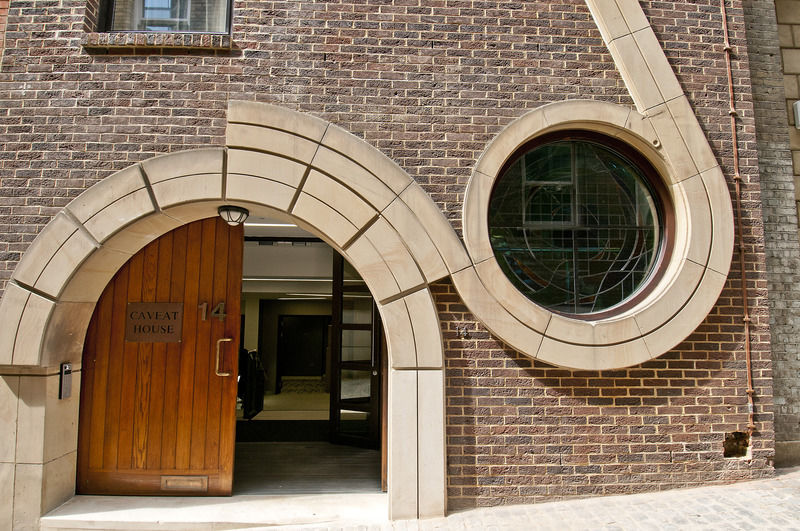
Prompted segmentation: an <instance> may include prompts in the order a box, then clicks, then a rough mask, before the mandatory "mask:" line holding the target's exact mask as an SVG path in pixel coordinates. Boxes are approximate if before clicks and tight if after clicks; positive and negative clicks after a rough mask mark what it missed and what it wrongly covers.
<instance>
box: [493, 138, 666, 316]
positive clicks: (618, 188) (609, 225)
mask: <svg viewBox="0 0 800 531" xmlns="http://www.w3.org/2000/svg"><path fill="white" fill-rule="evenodd" d="M662 188H663V185H661V179H659V177H658V175H657V174H656V172H655V170H654V169H653V167H652V166H651V165H650V164H649V163H648V162H647V160H646V159H645V158H644V157H642V156H641V155H639V154H638V153H637V152H636V151H634V150H633V149H631V148H630V147H629V146H628V145H626V144H624V143H623V142H620V141H618V140H615V139H612V138H609V137H606V136H604V135H600V134H595V133H590V132H584V131H568V132H559V133H555V134H550V135H544V136H542V137H538V138H536V139H535V140H534V141H532V142H530V143H528V144H526V145H524V146H522V148H520V149H519V150H518V151H517V152H516V153H515V155H514V156H512V157H511V158H510V159H509V161H508V162H507V163H506V164H505V165H504V166H503V168H502V169H501V171H500V173H499V176H498V177H497V179H496V180H495V183H494V187H493V188H492V192H491V196H490V199H489V208H488V228H489V239H490V243H491V247H492V250H493V252H494V255H495V258H496V260H497V262H498V264H499V266H500V269H501V270H502V271H503V273H505V275H506V277H507V278H508V279H509V280H510V281H511V283H512V284H513V285H514V286H515V287H516V288H517V289H518V290H519V291H520V292H521V293H523V294H524V295H525V296H526V297H527V298H528V299H530V300H531V301H533V302H534V303H536V304H538V305H540V306H542V307H545V308H547V309H548V310H551V311H554V312H558V313H561V314H566V315H572V316H576V317H578V316H585V317H591V318H596V317H598V316H599V314H604V313H607V312H617V311H622V310H623V309H624V308H625V307H627V306H629V305H630V304H634V303H635V302H636V301H637V300H639V298H640V297H641V296H642V295H644V294H645V293H646V292H647V286H648V284H649V280H650V279H651V278H653V277H654V275H655V274H656V272H657V270H658V269H659V265H660V264H661V263H663V262H664V255H665V254H666V253H668V247H669V246H668V237H667V236H668V234H669V225H670V223H669V218H670V216H669V215H668V213H669V208H668V204H667V202H668V197H667V194H666V193H665V192H664V191H663V190H662Z"/></svg>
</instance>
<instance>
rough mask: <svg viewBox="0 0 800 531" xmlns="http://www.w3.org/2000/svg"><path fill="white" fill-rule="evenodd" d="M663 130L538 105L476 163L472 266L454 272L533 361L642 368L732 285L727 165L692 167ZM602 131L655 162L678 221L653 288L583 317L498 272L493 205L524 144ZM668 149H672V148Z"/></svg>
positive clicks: (582, 107)
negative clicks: (547, 303) (540, 299)
mask: <svg viewBox="0 0 800 531" xmlns="http://www.w3.org/2000/svg"><path fill="white" fill-rule="evenodd" d="M676 125H677V126H678V130H675V129H670V130H667V129H665V128H664V127H663V126H662V124H661V123H658V122H657V121H655V122H651V119H650V118H648V117H645V116H643V115H641V114H639V113H637V112H636V111H635V110H633V109H631V108H628V107H623V106H621V105H615V104H610V103H603V102H596V101H590V100H570V101H564V102H558V103H552V104H548V105H545V106H542V107H539V108H537V109H535V110H533V111H531V112H529V113H528V114H526V115H524V116H522V117H521V118H519V119H517V120H516V121H514V122H512V123H511V124H509V125H508V126H507V127H506V128H505V129H504V130H503V131H501V132H500V134H498V136H497V137H495V139H494V140H493V141H492V142H491V143H490V144H489V145H488V146H487V148H486V150H485V151H484V153H483V155H482V156H481V158H480V159H479V160H478V163H477V164H476V165H475V168H474V170H473V173H472V176H471V177H470V180H469V183H468V185H467V191H466V194H465V199H464V205H463V211H462V220H463V235H464V242H465V246H466V248H467V253H468V255H469V257H470V260H471V267H469V268H467V269H465V270H462V271H459V272H456V273H454V274H453V280H454V282H455V284H456V288H457V289H458V291H459V293H460V294H461V295H462V297H463V299H464V302H465V304H466V305H467V307H468V308H469V309H470V310H471V311H472V313H473V314H474V315H475V316H476V317H477V318H478V319H479V320H481V321H482V322H483V323H484V324H485V325H486V327H487V328H488V329H489V330H490V331H491V332H492V333H493V334H494V335H495V336H497V337H499V338H500V339H502V340H503V341H504V342H506V343H507V344H508V345H510V346H511V347H513V348H515V349H516V350H518V351H519V352H521V353H523V354H525V355H528V356H530V357H532V358H535V359H539V360H542V361H545V362H547V363H549V364H552V365H556V366H561V367H567V368H575V369H590V370H591V369H612V368H621V367H628V366H632V365H636V364H639V363H642V362H644V361H647V360H649V359H653V358H655V357H657V356H660V355H661V354H663V353H665V352H668V351H669V350H671V349H672V348H673V347H675V346H676V345H677V344H678V343H680V342H681V341H682V340H683V339H684V338H686V337H687V336H688V335H689V334H691V333H692V332H693V331H694V330H695V329H696V328H697V327H698V325H699V324H700V323H702V321H703V320H704V319H705V318H706V316H707V315H708V313H709V312H710V311H711V309H712V308H713V306H714V305H715V304H716V300H717V298H718V296H719V294H720V293H721V291H722V288H723V287H724V285H725V283H726V282H727V274H728V269H729V268H730V259H731V254H732V250H733V232H732V227H733V213H732V209H731V203H730V195H729V192H728V187H727V183H726V182H725V178H724V175H723V174H722V171H721V169H720V168H719V166H715V167H713V168H708V169H705V170H703V171H698V170H697V167H696V166H695V165H694V164H687V163H686V157H685V156H684V155H683V152H680V151H679V150H677V149H676V144H675V142H673V141H671V137H666V136H665V137H664V139H665V140H670V141H665V142H663V143H662V141H661V137H660V136H659V135H660V134H663V135H667V134H669V135H677V134H679V132H678V131H679V128H680V124H677V123H676ZM564 130H573V131H577V130H580V131H588V132H595V133H598V134H601V135H604V136H605V137H609V138H612V139H615V140H617V141H620V142H622V143H624V144H626V145H627V146H629V147H630V148H631V150H632V151H635V152H638V153H639V154H640V155H641V157H643V158H644V159H645V160H646V161H647V162H648V163H649V164H650V165H652V167H653V169H654V170H655V172H656V174H657V175H658V176H659V181H660V182H661V184H662V185H663V188H664V189H665V190H666V193H667V196H668V197H669V200H670V201H671V205H672V207H671V208H665V211H668V212H671V213H672V215H673V216H674V219H673V220H672V222H671V223H672V224H673V227H674V229H673V230H672V234H673V239H672V242H671V244H670V245H669V247H670V255H669V256H668V257H665V259H663V260H662V263H661V264H660V267H659V269H658V272H657V275H651V279H650V280H649V281H648V290H647V292H646V293H642V295H641V297H639V298H637V300H635V301H631V303H630V304H629V305H626V306H625V307H624V308H622V307H613V308H611V309H610V310H611V311H609V312H603V313H599V312H598V313H595V314H586V316H585V317H583V318H581V317H580V316H575V315H563V314H560V313H556V312H553V311H551V310H548V309H546V308H544V307H542V306H539V305H537V304H536V303H534V302H532V301H531V300H530V299H528V298H527V297H526V296H525V295H524V294H523V293H522V292H521V291H519V290H518V289H517V288H516V287H515V286H514V285H513V284H512V283H511V281H510V280H508V279H507V278H506V276H505V274H504V273H503V272H502V270H501V269H500V266H499V264H498V263H497V260H496V259H495V257H494V252H493V250H492V248H491V243H490V240H489V230H488V206H489V199H490V195H491V191H492V189H493V187H494V182H495V180H496V179H497V178H498V176H499V175H500V170H501V169H502V168H503V167H504V166H505V165H506V164H507V163H508V162H509V161H510V159H512V158H513V157H514V156H515V155H516V154H518V153H519V152H520V151H521V149H522V148H523V146H525V145H526V144H528V143H530V142H536V141H537V139H541V138H543V137H544V136H545V135H548V134H550V133H553V132H556V131H564ZM665 144H666V145H665Z"/></svg>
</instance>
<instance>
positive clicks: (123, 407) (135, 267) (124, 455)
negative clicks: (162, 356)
mask: <svg viewBox="0 0 800 531" xmlns="http://www.w3.org/2000/svg"><path fill="white" fill-rule="evenodd" d="M130 264H131V265H130V272H129V276H128V301H129V302H141V300H142V274H143V270H144V253H137V254H136V255H134V257H133V258H131V261H130ZM123 328H124V322H123ZM123 335H124V330H123ZM122 345H123V347H122V357H123V359H122V386H121V396H120V408H119V416H118V417H117V418H118V419H119V440H118V442H117V468H118V469H120V470H129V469H130V468H132V465H133V422H134V414H135V410H136V403H135V396H136V387H137V384H136V380H137V365H138V361H139V343H128V342H126V341H125V340H124V339H123V341H122Z"/></svg>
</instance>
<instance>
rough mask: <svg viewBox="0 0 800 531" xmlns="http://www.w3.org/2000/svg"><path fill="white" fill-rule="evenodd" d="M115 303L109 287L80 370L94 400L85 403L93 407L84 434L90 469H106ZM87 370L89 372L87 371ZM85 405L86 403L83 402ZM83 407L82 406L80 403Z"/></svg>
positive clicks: (101, 297) (98, 312)
mask: <svg viewBox="0 0 800 531" xmlns="http://www.w3.org/2000/svg"><path fill="white" fill-rule="evenodd" d="M113 302H114V284H113V283H111V284H109V285H108V286H106V289H105V290H104V291H103V294H102V295H101V296H100V300H99V301H98V302H97V306H96V307H95V316H94V318H93V319H92V325H93V326H90V330H89V332H88V333H87V336H86V342H85V344H84V356H83V365H82V368H81V377H82V382H83V378H85V381H86V388H85V390H84V392H85V393H86V394H84V395H82V396H87V397H91V399H89V400H86V402H88V403H89V404H91V405H90V406H87V407H86V409H87V411H86V415H87V416H86V418H87V419H89V422H87V426H86V428H85V430H86V431H87V432H88V433H87V435H88V441H87V442H88V444H89V447H88V448H87V450H88V453H89V460H88V466H89V468H102V466H103V435H104V430H103V427H104V425H105V410H106V382H107V379H108V355H107V352H108V351H109V343H110V341H111V308H112V305H113ZM87 369H88V370H87ZM82 402H83V401H82ZM81 407H83V403H81Z"/></svg>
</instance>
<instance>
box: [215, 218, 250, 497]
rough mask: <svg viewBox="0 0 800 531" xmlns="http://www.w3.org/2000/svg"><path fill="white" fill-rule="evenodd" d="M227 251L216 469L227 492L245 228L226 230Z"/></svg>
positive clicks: (233, 436) (230, 477)
mask: <svg viewBox="0 0 800 531" xmlns="http://www.w3.org/2000/svg"><path fill="white" fill-rule="evenodd" d="M229 231H230V232H229V240H228V249H227V260H228V278H227V286H226V290H227V293H226V300H228V301H229V305H230V309H229V310H228V318H227V319H226V322H225V327H226V330H225V333H226V335H227V337H232V338H233V345H234V350H233V356H232V358H231V360H230V362H231V366H230V372H231V375H232V376H231V378H230V379H228V380H226V381H225V382H224V386H223V389H222V392H221V393H220V433H219V469H220V489H221V490H222V491H223V492H224V493H230V491H231V488H232V487H233V460H234V447H235V443H236V391H237V385H236V382H237V375H238V374H239V370H238V365H239V351H238V349H239V348H240V345H241V337H240V333H241V323H240V320H241V313H242V307H241V295H242V261H243V256H242V255H243V252H244V226H242V225H239V226H238V227H230V228H229Z"/></svg>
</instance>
